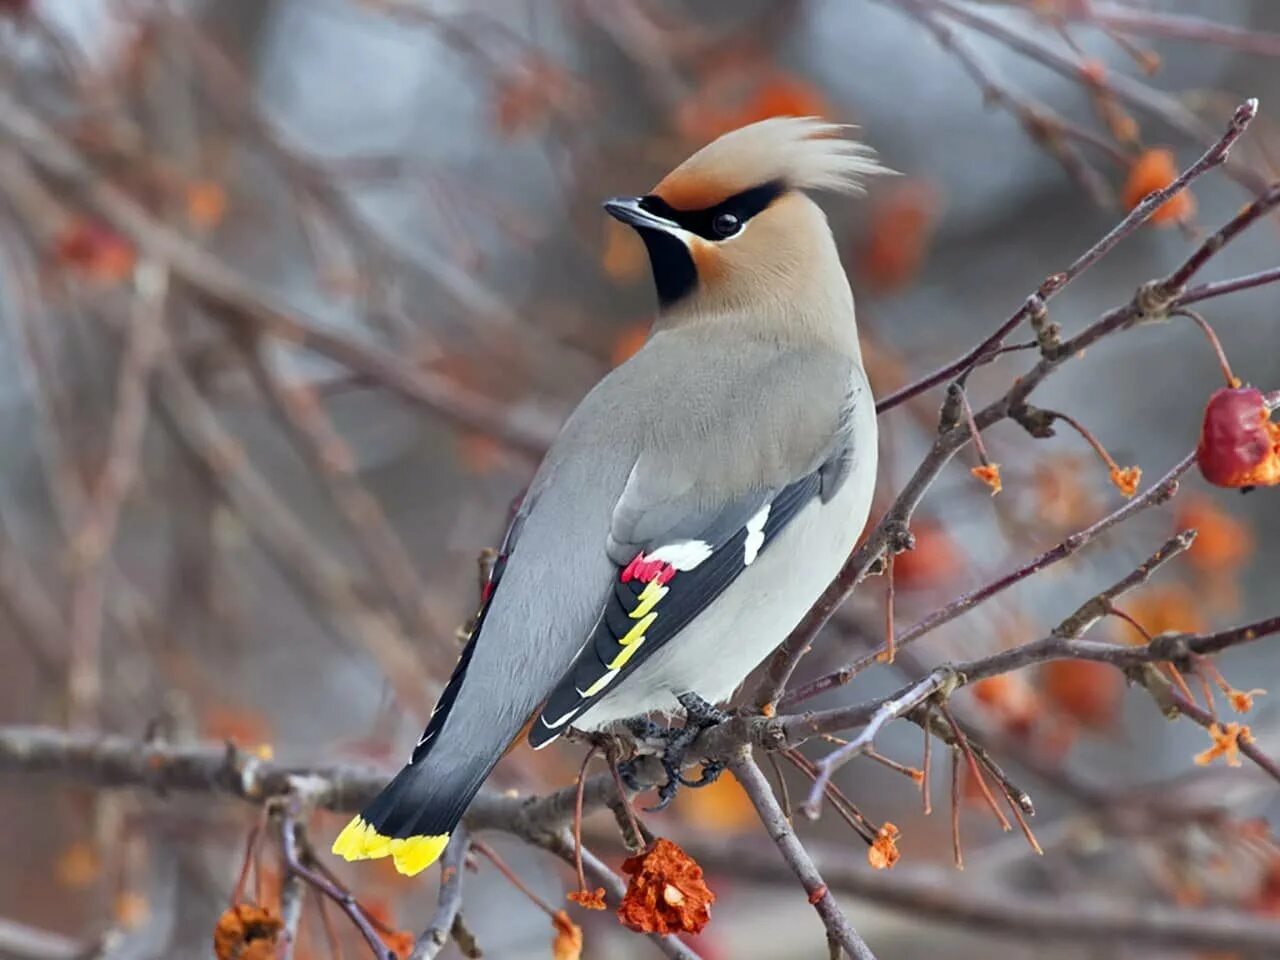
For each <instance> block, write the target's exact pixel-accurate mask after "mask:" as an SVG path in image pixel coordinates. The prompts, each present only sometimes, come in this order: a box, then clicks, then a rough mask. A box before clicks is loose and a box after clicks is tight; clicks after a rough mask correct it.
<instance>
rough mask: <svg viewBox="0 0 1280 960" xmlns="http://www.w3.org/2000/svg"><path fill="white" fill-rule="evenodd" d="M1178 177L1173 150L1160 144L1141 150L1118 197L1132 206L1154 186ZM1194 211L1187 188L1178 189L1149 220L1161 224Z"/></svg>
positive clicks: (1160, 187) (1165, 224) (1168, 224)
mask: <svg viewBox="0 0 1280 960" xmlns="http://www.w3.org/2000/svg"><path fill="white" fill-rule="evenodd" d="M1177 179H1178V165H1177V163H1176V161H1175V160H1174V158H1173V151H1172V150H1167V149H1165V148H1163V147H1155V148H1152V149H1150V150H1144V151H1143V152H1142V153H1140V154H1139V155H1138V159H1136V160H1135V161H1134V162H1133V166H1131V167H1130V168H1129V177H1128V179H1127V180H1125V183H1124V190H1123V191H1122V192H1121V200H1122V201H1123V202H1124V205H1125V206H1126V207H1127V208H1128V209H1130V210H1132V209H1133V208H1134V207H1136V206H1137V205H1138V204H1140V203H1141V202H1142V201H1143V199H1144V198H1146V197H1147V196H1148V195H1149V194H1152V193H1154V192H1155V191H1157V190H1163V189H1164V188H1165V187H1167V186H1169V184H1171V183H1173V181H1175V180H1177ZM1195 212H1196V201H1195V198H1194V197H1193V196H1192V195H1191V192H1190V191H1189V190H1186V189H1183V190H1179V191H1178V192H1177V193H1176V194H1174V195H1173V196H1172V197H1170V198H1169V199H1168V200H1166V201H1165V202H1164V203H1162V204H1160V206H1159V207H1158V208H1157V209H1156V212H1155V213H1153V214H1152V215H1151V222H1152V223H1154V224H1158V225H1160V226H1172V225H1173V224H1177V223H1181V222H1183V221H1184V220H1189V219H1190V218H1191V217H1192V216H1194V215H1195Z"/></svg>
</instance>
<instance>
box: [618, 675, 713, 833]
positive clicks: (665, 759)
mask: <svg viewBox="0 0 1280 960" xmlns="http://www.w3.org/2000/svg"><path fill="white" fill-rule="evenodd" d="M677 699H678V700H679V701H680V706H682V707H684V711H685V725H684V726H683V727H677V728H675V729H670V728H667V729H663V728H658V727H656V724H651V721H642V722H643V723H646V724H651V725H650V726H645V727H643V728H641V727H639V726H633V725H632V722H629V723H628V729H629V730H631V731H632V733H633V734H635V735H636V736H637V737H638V738H639V737H640V736H641V732H640V730H641V729H643V733H644V734H646V735H647V736H645V739H659V740H663V741H665V748H664V749H663V751H662V769H663V770H664V771H665V772H666V774H667V780H666V783H664V784H663V785H662V786H661V787H659V788H658V802H657V803H655V804H654V805H653V806H651V807H646V808H645V811H646V812H647V813H657V812H658V811H660V810H665V809H666V808H667V807H668V806H670V805H671V801H672V800H674V799H675V797H676V794H677V793H678V792H679V791H680V787H681V786H686V787H695V788H696V787H705V786H707V785H708V784H710V783H714V782H715V781H716V779H717V778H718V777H719V776H720V774H721V772H722V771H723V770H724V764H722V763H718V762H709V763H705V764H703V767H702V773H701V775H700V776H699V777H698V778H697V779H692V778H689V777H686V776H685V775H684V773H683V769H684V757H685V753H686V752H687V751H688V749H689V747H691V746H692V745H693V742H694V741H695V740H697V739H698V735H699V734H701V733H702V731H703V730H705V729H707V728H708V727H713V726H715V725H716V724H718V723H724V722H725V721H726V720H728V719H729V714H727V713H725V712H724V711H723V710H720V709H719V708H718V707H716V706H714V705H712V704H710V703H708V702H707V701H706V700H703V699H702V698H701V697H699V696H698V695H697V694H694V693H685V694H681V695H680V696H679V697H678V698H677ZM655 728H656V729H655ZM619 772H620V773H621V769H620V770H619ZM628 772H629V774H630V775H631V776H632V781H631V782H628V783H627V785H628V786H629V787H633V784H634V774H635V771H634V769H632V770H629V771H628ZM633 788H634V787H633Z"/></svg>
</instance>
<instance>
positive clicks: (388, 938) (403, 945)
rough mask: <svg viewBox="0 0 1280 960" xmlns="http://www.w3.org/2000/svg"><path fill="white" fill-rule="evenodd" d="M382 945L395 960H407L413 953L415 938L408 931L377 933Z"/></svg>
mask: <svg viewBox="0 0 1280 960" xmlns="http://www.w3.org/2000/svg"><path fill="white" fill-rule="evenodd" d="M378 936H379V937H380V938H381V939H382V943H383V945H384V946H385V947H386V948H387V949H388V950H390V951H391V952H392V954H394V955H395V957H396V960H409V955H410V954H412V953H413V947H414V944H415V943H416V942H417V937H415V936H414V935H413V934H412V933H410V932H409V931H408V930H383V931H380V932H379V933H378Z"/></svg>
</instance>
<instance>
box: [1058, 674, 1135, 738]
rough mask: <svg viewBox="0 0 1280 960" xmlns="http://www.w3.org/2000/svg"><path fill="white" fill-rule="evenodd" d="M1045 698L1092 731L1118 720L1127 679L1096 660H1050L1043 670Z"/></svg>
mask: <svg viewBox="0 0 1280 960" xmlns="http://www.w3.org/2000/svg"><path fill="white" fill-rule="evenodd" d="M1040 682H1041V684H1042V686H1043V689H1044V695H1045V697H1046V698H1047V699H1048V700H1049V702H1050V703H1052V704H1053V705H1054V706H1055V707H1056V708H1057V709H1058V710H1059V711H1061V712H1062V713H1064V714H1066V715H1067V716H1068V717H1070V718H1071V719H1073V720H1075V721H1076V722H1077V723H1078V724H1080V725H1081V726H1082V727H1087V728H1089V729H1091V730H1101V729H1105V728H1107V727H1109V726H1111V724H1112V723H1113V722H1114V721H1115V718H1116V713H1117V711H1118V710H1119V707H1120V696H1121V693H1122V687H1123V682H1124V676H1123V674H1121V672H1120V671H1119V670H1117V669H1115V668H1114V667H1112V666H1110V665H1108V664H1105V663H1099V662H1098V661H1096V660H1050V661H1049V662H1048V663H1046V664H1045V665H1044V666H1043V667H1042V668H1041V670H1040Z"/></svg>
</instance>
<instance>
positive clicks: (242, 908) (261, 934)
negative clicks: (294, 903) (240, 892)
mask: <svg viewBox="0 0 1280 960" xmlns="http://www.w3.org/2000/svg"><path fill="white" fill-rule="evenodd" d="M283 929H284V924H283V923H282V922H281V921H280V918H279V917H278V916H276V914H275V912H274V911H273V910H271V909H270V908H268V907H255V906H253V905H252V904H249V903H237V904H235V905H233V906H231V907H229V908H227V910H225V911H224V912H223V914H222V916H221V917H219V918H218V925H217V926H216V927H215V928H214V930H213V955H214V956H215V957H217V958H218V960H274V957H275V955H276V941H277V940H278V939H279V937H280V932H281V931H282V930H283Z"/></svg>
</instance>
